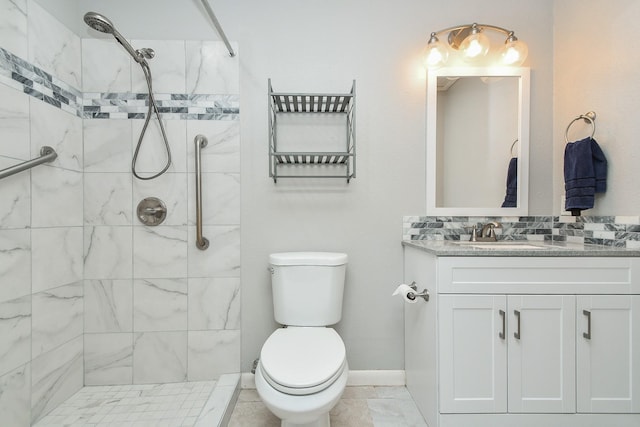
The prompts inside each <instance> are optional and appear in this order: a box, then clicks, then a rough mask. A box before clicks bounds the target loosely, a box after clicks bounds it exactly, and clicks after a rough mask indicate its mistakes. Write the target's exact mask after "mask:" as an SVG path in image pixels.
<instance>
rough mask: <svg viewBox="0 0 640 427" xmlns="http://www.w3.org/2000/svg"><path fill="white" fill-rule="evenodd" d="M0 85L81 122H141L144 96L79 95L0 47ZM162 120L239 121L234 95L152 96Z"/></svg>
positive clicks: (147, 104)
mask: <svg viewBox="0 0 640 427" xmlns="http://www.w3.org/2000/svg"><path fill="white" fill-rule="evenodd" d="M0 83H4V84H6V85H7V86H10V87H13V88H15V89H17V90H21V91H22V92H24V93H25V94H27V95H30V96H33V97H34V98H37V99H39V100H41V101H43V102H46V103H47V104H49V105H52V106H54V107H56V108H60V109H62V110H64V111H66V112H68V113H71V114H74V115H76V116H78V117H81V118H83V119H144V118H145V117H146V115H147V109H148V106H149V95H148V94H146V93H95V92H85V93H83V92H81V91H79V90H78V89H76V88H74V87H72V86H70V85H69V84H67V83H65V82H63V81H61V80H59V79H57V78H56V77H55V76H53V75H51V74H49V73H47V72H46V71H44V70H42V69H41V68H38V67H36V66H35V65H33V64H30V63H29V62H27V61H25V60H23V59H21V58H20V57H18V56H16V55H14V54H12V53H11V52H9V51H7V50H5V49H3V48H0ZM154 96H155V99H156V102H157V104H158V111H159V112H160V114H161V115H162V118H163V119H165V120H239V118H240V102H239V96H238V95H206V94H183V93H177V94H154Z"/></svg>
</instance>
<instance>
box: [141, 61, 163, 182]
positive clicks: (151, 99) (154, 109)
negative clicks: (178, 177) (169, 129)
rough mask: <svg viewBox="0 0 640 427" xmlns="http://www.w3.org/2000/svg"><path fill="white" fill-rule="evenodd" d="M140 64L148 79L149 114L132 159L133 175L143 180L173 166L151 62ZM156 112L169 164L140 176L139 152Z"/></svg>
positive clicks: (154, 176)
mask: <svg viewBox="0 0 640 427" xmlns="http://www.w3.org/2000/svg"><path fill="white" fill-rule="evenodd" d="M140 66H141V67H142V71H143V72H144V77H145V79H146V81H147V88H148V89H149V103H148V104H149V105H148V109H147V115H146V117H145V119H144V125H143V126H142V130H141V131H140V137H139V138H138V144H137V145H136V150H135V152H134V153H133V160H132V161H131V172H132V173H133V176H135V177H136V178H138V179H142V180H150V179H154V178H157V177H159V176H160V175H162V174H163V173H165V172H166V171H167V169H169V166H171V150H170V149H169V141H168V140H167V133H166V132H165V130H164V125H163V124H162V119H161V118H160V112H159V111H158V105H157V104H156V99H155V97H154V96H153V87H152V78H151V69H150V68H149V64H148V63H147V61H145V60H143V61H142V62H140ZM154 112H155V114H156V117H157V119H158V124H159V125H160V132H161V133H162V140H163V141H164V146H165V148H166V150H167V164H166V165H165V166H164V168H162V170H161V171H160V172H158V173H157V174H155V175H152V176H140V175H138V173H137V172H136V162H137V161H138V153H139V152H140V147H141V146H142V140H143V138H144V135H145V133H146V132H147V128H148V127H149V121H150V120H151V115H152V113H154Z"/></svg>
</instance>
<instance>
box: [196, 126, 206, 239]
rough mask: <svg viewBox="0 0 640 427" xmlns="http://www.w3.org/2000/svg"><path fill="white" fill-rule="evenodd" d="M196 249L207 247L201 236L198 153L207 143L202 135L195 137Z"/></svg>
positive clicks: (199, 159) (199, 164)
mask: <svg viewBox="0 0 640 427" xmlns="http://www.w3.org/2000/svg"><path fill="white" fill-rule="evenodd" d="M193 142H194V143H195V144H196V173H195V175H196V247H197V248H198V249H200V250H202V251H204V250H205V249H207V248H208V247H209V240H207V239H206V238H205V237H204V236H202V173H201V170H200V166H201V153H200V151H201V150H202V149H203V148H204V147H206V146H207V144H208V143H209V142H208V141H207V138H206V137H205V136H204V135H196V137H195V139H194V140H193Z"/></svg>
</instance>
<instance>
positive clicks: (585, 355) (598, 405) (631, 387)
mask: <svg viewBox="0 0 640 427" xmlns="http://www.w3.org/2000/svg"><path fill="white" fill-rule="evenodd" d="M577 306H578V329H577V334H576V335H577V337H576V338H577V363H578V366H577V386H578V387H577V388H578V412H604V413H615V412H618V413H628V412H640V396H638V394H640V372H639V371H640V324H639V322H640V319H639V316H640V296H637V295H611V296H608V295H607V296H605V295H600V296H578V304H577ZM634 317H635V318H634Z"/></svg>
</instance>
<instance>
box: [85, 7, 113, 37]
mask: <svg viewBox="0 0 640 427" xmlns="http://www.w3.org/2000/svg"><path fill="white" fill-rule="evenodd" d="M84 22H85V24H87V25H88V26H90V27H91V28H93V29H94V30H96V31H100V32H101V33H107V34H113V30H114V29H115V27H114V26H113V22H111V21H110V20H109V19H108V18H107V17H106V16H102V15H100V14H99V13H96V12H87V13H85V14H84Z"/></svg>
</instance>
